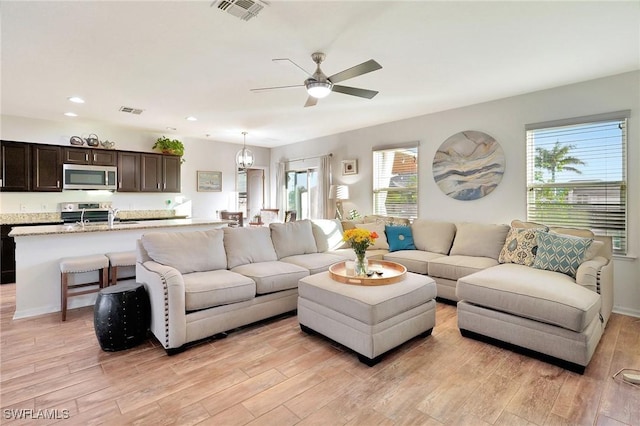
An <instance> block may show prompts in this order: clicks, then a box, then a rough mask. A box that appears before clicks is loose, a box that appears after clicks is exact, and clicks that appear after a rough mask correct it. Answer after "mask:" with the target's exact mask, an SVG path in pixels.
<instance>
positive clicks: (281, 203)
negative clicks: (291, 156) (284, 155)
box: [276, 162, 287, 218]
mask: <svg viewBox="0 0 640 426" xmlns="http://www.w3.org/2000/svg"><path fill="white" fill-rule="evenodd" d="M285 166H286V164H285V163H284V162H280V163H278V169H277V170H276V208H278V209H280V212H279V216H281V218H284V212H285V210H286V209H287V205H286V203H285V201H286V197H285V194H286V192H287V182H286V175H285Z"/></svg>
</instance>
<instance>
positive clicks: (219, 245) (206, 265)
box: [140, 229, 227, 274]
mask: <svg viewBox="0 0 640 426" xmlns="http://www.w3.org/2000/svg"><path fill="white" fill-rule="evenodd" d="M223 236H224V234H223V232H222V230H220V229H212V230H210V231H189V232H147V233H145V234H144V235H142V237H141V238H140V240H141V242H142V246H143V247H144V249H145V250H146V252H147V254H148V255H149V257H150V258H151V259H153V260H154V261H156V262H158V263H160V264H162V265H167V266H171V267H172V268H176V269H177V270H178V271H180V273H182V274H188V273H191V272H205V271H213V270H216V269H227V255H226V252H225V250H224V244H223Z"/></svg>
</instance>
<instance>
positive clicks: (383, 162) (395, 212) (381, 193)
mask: <svg viewBox="0 0 640 426" xmlns="http://www.w3.org/2000/svg"><path fill="white" fill-rule="evenodd" d="M373 213H374V214H379V215H384V216H395V217H404V218H410V219H411V218H416V217H417V216H418V147H417V145H411V146H407V147H393V148H384V149H376V148H374V151H373Z"/></svg>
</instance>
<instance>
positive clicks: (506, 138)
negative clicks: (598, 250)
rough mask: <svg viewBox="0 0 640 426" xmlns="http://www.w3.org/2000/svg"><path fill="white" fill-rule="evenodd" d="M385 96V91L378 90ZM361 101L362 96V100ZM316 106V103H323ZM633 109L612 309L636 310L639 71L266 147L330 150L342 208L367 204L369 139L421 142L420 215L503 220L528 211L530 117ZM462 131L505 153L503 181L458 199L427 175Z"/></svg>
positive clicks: (308, 152) (639, 303)
mask: <svg viewBox="0 0 640 426" xmlns="http://www.w3.org/2000/svg"><path fill="white" fill-rule="evenodd" d="M381 95H382V96H384V94H381ZM363 102H366V101H363ZM371 102H375V99H374V100H372V101H371ZM321 107H322V106H319V107H318V108H321ZM627 109H630V110H631V118H630V120H629V129H628V153H627V155H628V182H629V186H628V202H629V210H628V219H629V221H628V224H629V226H628V229H629V256H628V257H625V258H616V259H615V261H614V264H615V302H614V303H615V309H616V311H617V312H621V313H628V314H632V315H635V316H640V263H639V261H638V258H637V256H638V253H639V252H640V207H639V203H640V195H639V194H640V176H639V171H638V169H639V168H640V167H639V166H640V143H639V138H640V117H639V114H640V72H632V73H625V74H621V75H618V76H613V77H607V78H602V79H597V80H592V81H587V82H583V83H578V84H572V85H568V86H563V87H558V88H554V89H549V90H544V91H539V92H534V93H529V94H524V95H520V96H515V97H511V98H506V99H500V100H496V101H492V102H487V103H482V104H477V105H471V106H467V107H464V108H458V109H454V110H449V111H443V112H439V113H434V114H429V115H424V116H420V117H415V118H411V119H407V120H401V121H396V122H392V123H387V124H383V125H379V126H374V127H369V128H364V129H359V130H355V131H350V132H346V133H341V134H337V135H332V136H327V137H323V138H318V139H312V140H309V141H304V142H300V143H297V144H292V145H287V146H284V147H278V148H274V149H272V152H271V164H272V167H271V170H272V180H271V181H272V182H275V178H274V173H275V170H276V167H275V166H276V163H277V162H278V161H282V160H283V159H287V158H300V157H307V156H314V155H323V154H327V153H329V152H332V153H333V154H334V157H333V163H332V167H333V171H334V183H346V184H349V185H350V196H351V199H350V200H349V202H345V203H344V209H345V211H347V210H349V209H352V208H357V209H358V211H359V212H360V213H361V214H368V213H371V210H372V191H371V183H372V180H373V176H372V154H371V150H372V148H373V147H375V146H379V145H389V144H394V143H396V144H397V143H404V142H410V141H419V142H420V148H419V174H420V175H419V194H420V195H419V206H418V208H419V216H420V217H421V218H431V219H440V220H448V221H476V222H487V223H509V222H510V221H511V220H512V219H516V218H517V219H525V218H526V191H525V188H526V171H525V170H526V168H525V158H526V153H525V146H526V144H525V130H524V126H525V125H526V124H528V123H537V122H543V121H550V120H557V119H562V118H571V117H579V116H584V115H591V114H598V113H605V112H613V111H619V110H627ZM463 130H479V131H482V132H485V133H487V134H489V135H491V136H493V137H494V138H495V139H496V140H497V141H498V142H499V143H500V144H501V146H502V148H503V149H504V152H505V156H506V170H505V174H504V177H503V179H502V182H501V183H500V185H499V186H498V187H497V189H496V190H495V191H493V192H492V193H491V194H489V195H488V196H486V197H484V198H481V199H479V200H475V201H458V200H455V199H452V198H449V197H447V196H446V195H444V194H443V193H442V192H441V191H440V189H439V188H438V186H437V185H436V183H435V181H434V180H433V175H432V161H433V157H434V154H435V152H436V150H437V149H438V147H439V146H440V144H441V143H442V142H444V140H445V139H447V138H448V137H449V136H451V135H453V134H455V133H458V132H460V131H463ZM345 159H357V160H358V168H359V174H358V175H357V176H342V175H341V172H340V165H341V161H342V160H345Z"/></svg>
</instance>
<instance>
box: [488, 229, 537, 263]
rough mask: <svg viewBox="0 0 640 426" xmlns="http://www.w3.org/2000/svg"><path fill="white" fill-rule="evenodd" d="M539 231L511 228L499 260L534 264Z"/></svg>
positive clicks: (501, 261)
mask: <svg viewBox="0 0 640 426" xmlns="http://www.w3.org/2000/svg"><path fill="white" fill-rule="evenodd" d="M537 232H538V231H535V230H533V229H527V228H511V229H510V230H509V233H508V234H507V239H506V240H505V242H504V246H503V247H502V250H501V251H500V256H499V257H498V262H500V263H517V264H519V265H525V266H531V265H533V261H534V259H535V257H536V252H537V251H538V238H537V236H536V234H537Z"/></svg>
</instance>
